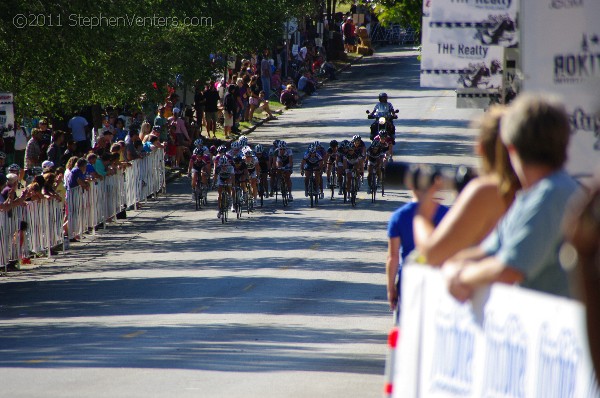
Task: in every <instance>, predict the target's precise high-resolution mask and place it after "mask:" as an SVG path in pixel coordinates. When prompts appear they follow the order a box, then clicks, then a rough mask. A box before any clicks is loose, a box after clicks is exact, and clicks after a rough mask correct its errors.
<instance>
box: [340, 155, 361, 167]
mask: <svg viewBox="0 0 600 398" xmlns="http://www.w3.org/2000/svg"><path fill="white" fill-rule="evenodd" d="M344 158H345V159H346V162H347V163H348V166H347V169H348V170H352V168H354V166H355V165H356V164H358V161H359V160H360V159H361V158H362V156H360V153H358V152H357V151H354V153H350V152H348V153H346V156H344Z"/></svg>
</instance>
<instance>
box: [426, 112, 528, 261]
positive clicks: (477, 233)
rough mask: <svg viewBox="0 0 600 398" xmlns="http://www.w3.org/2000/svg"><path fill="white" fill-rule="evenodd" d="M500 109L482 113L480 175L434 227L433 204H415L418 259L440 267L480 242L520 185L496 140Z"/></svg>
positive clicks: (500, 144)
mask: <svg viewBox="0 0 600 398" xmlns="http://www.w3.org/2000/svg"><path fill="white" fill-rule="evenodd" d="M504 112H505V108H504V107H502V106H494V107H491V108H490V109H489V110H488V111H487V112H486V113H485V115H484V116H483V118H482V120H481V122H480V123H479V124H480V126H479V130H480V131H479V137H478V139H477V144H476V147H475V150H476V152H477V154H478V155H479V156H481V159H482V172H483V175H482V176H481V177H478V178H476V179H474V180H472V181H471V182H470V183H469V184H468V185H467V186H466V187H465V189H464V190H463V191H462V192H461V193H460V194H459V196H458V197H457V199H456V201H455V203H454V206H452V209H451V210H450V212H449V214H448V216H446V217H445V218H444V220H442V222H441V223H440V225H439V226H438V227H437V228H435V227H434V223H433V222H432V221H431V218H432V214H433V211H434V207H435V206H436V204H435V203H433V204H432V201H431V198H424V199H423V200H422V202H421V206H419V211H418V212H417V215H416V216H415V221H414V233H415V241H416V245H417V248H418V250H419V254H420V255H421V256H422V260H423V261H424V262H426V263H427V264H429V265H434V266H441V265H442V263H443V262H444V261H446V260H447V259H449V258H450V257H452V256H453V255H454V254H456V253H457V252H458V251H460V250H462V249H465V248H467V247H472V246H475V245H478V244H480V243H481V241H483V239H484V238H485V237H486V236H487V235H489V233H490V232H492V230H493V229H494V227H495V226H496V224H497V223H498V221H499V220H500V218H501V217H502V216H503V215H504V214H505V213H506V211H507V210H508V208H509V207H510V205H511V204H512V203H513V201H514V198H515V194H516V192H517V190H518V189H520V187H521V185H520V184H519V180H518V179H517V176H516V174H515V172H514V170H513V168H512V166H511V165H510V161H509V159H508V152H507V150H506V147H505V146H504V145H503V144H502V141H501V140H500V120H501V118H502V115H503V114H504ZM430 204H432V206H430ZM475 220H476V222H475ZM434 228H435V230H434Z"/></svg>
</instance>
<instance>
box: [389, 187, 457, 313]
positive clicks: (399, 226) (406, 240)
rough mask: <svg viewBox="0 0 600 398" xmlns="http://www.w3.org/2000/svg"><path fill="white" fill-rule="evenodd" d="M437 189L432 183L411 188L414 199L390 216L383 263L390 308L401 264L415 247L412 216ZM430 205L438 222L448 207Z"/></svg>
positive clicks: (393, 304) (395, 297) (394, 306)
mask: <svg viewBox="0 0 600 398" xmlns="http://www.w3.org/2000/svg"><path fill="white" fill-rule="evenodd" d="M438 189H439V185H437V184H434V185H433V186H432V187H430V188H428V189H427V190H417V189H414V190H413V196H414V198H415V200H414V201H413V202H410V203H408V204H406V205H404V206H402V207H400V208H399V209H398V210H396V211H395V212H394V213H393V214H392V216H391V217H390V221H389V223H388V254H387V261H386V265H385V270H386V275H387V296H388V301H389V304H390V309H392V310H396V309H397V306H398V300H399V296H400V294H399V292H400V283H401V276H402V265H403V263H404V261H405V260H406V257H407V256H408V255H409V254H410V252H412V251H413V249H414V248H415V241H414V237H413V218H414V216H415V214H416V213H417V210H418V209H419V207H420V202H421V200H422V198H424V197H427V198H429V197H431V196H432V195H433V194H434V193H435V192H437V191H438ZM431 207H432V208H433V210H432V213H433V214H434V215H433V217H432V219H433V222H434V224H438V223H439V222H440V221H441V220H442V218H443V217H444V215H445V214H446V213H447V212H448V207H446V206H443V205H440V204H439V203H437V202H433V203H432V205H431Z"/></svg>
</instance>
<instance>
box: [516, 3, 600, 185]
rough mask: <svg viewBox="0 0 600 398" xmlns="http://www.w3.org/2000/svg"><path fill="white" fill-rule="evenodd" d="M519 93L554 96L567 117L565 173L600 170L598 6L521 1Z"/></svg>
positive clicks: (588, 173)
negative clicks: (570, 133) (568, 137)
mask: <svg viewBox="0 0 600 398" xmlns="http://www.w3.org/2000/svg"><path fill="white" fill-rule="evenodd" d="M520 18H521V21H522V23H521V26H522V29H521V34H522V39H521V41H522V45H521V49H522V51H521V66H522V74H523V90H524V91H530V92H546V93H554V94H557V95H559V96H560V97H561V99H562V100H563V101H564V103H565V105H566V106H567V110H568V112H569V113H570V120H571V126H572V128H573V132H574V134H573V136H572V137H571V144H570V147H569V160H568V163H567V169H568V171H569V172H570V173H571V174H572V175H574V176H575V177H580V178H584V179H585V178H586V177H589V176H591V175H592V174H593V172H594V170H595V169H598V167H600V25H599V24H598V21H599V20H600V1H587V0H586V1H584V0H569V1H558V0H543V1H541V0H540V1H523V4H522V10H521V16H520Z"/></svg>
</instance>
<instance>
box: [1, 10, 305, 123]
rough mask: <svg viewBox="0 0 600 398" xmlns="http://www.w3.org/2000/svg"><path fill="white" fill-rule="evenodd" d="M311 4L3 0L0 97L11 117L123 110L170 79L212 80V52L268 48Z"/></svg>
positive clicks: (155, 95) (159, 94)
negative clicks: (88, 108)
mask: <svg viewBox="0 0 600 398" xmlns="http://www.w3.org/2000/svg"><path fill="white" fill-rule="evenodd" d="M314 6H315V3H314V1H313V0H282V1H279V0H243V1H239V0H205V1H198V0H177V1H172V0H72V1H68V2H65V1H62V0H43V1H42V0H5V1H3V2H0V59H2V67H1V69H0V91H9V92H13V93H14V95H15V108H16V111H17V113H18V114H19V115H40V114H44V115H48V116H54V115H63V114H68V113H71V112H73V110H75V109H78V108H80V107H82V106H85V105H91V104H123V103H130V104H131V103H134V102H135V101H137V100H138V99H139V98H140V95H142V94H145V95H146V97H148V98H150V99H153V100H157V101H158V100H160V99H162V98H164V94H165V88H166V87H167V85H174V84H175V80H176V78H177V76H179V77H180V78H181V79H183V80H185V81H187V82H193V81H195V80H196V79H203V80H206V79H207V78H210V77H211V75H212V74H213V73H214V72H215V71H216V70H219V69H220V68H221V67H222V66H223V65H222V64H220V63H219V62H215V61H211V54H215V53H222V54H239V53H244V52H250V51H252V50H258V49H260V48H262V47H264V46H271V45H273V44H274V43H275V42H276V40H278V39H279V38H280V37H281V34H282V26H283V22H284V21H285V19H286V18H289V17H290V16H296V17H301V16H304V15H308V14H310V13H311V12H312V10H313V8H314ZM186 18H187V19H186ZM186 22H188V23H187V24H186ZM93 24H100V26H92V25H93ZM21 25H24V26H21Z"/></svg>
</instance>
